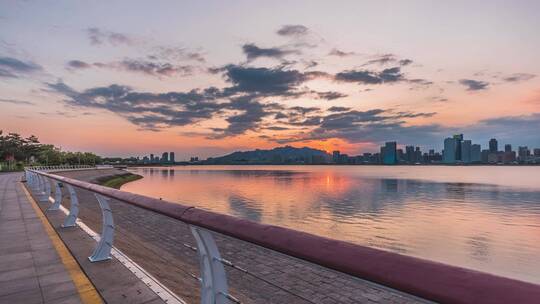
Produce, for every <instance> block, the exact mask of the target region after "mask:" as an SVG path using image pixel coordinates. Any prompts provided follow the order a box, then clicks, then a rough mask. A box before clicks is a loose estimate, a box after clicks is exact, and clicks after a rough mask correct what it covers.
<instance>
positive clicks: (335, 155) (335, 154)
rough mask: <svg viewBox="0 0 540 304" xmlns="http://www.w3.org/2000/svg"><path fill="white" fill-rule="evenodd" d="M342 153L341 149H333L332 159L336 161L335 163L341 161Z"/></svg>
mask: <svg viewBox="0 0 540 304" xmlns="http://www.w3.org/2000/svg"><path fill="white" fill-rule="evenodd" d="M340 154H341V153H340V152H339V150H336V151H333V152H332V160H333V161H334V163H336V164H337V163H339V161H340V159H341V157H340V156H341V155H340Z"/></svg>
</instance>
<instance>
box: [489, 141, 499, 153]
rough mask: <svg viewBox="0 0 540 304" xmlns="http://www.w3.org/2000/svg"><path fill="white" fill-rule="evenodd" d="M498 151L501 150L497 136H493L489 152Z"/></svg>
mask: <svg viewBox="0 0 540 304" xmlns="http://www.w3.org/2000/svg"><path fill="white" fill-rule="evenodd" d="M497 151H499V144H498V143H497V140H496V139H495V138H492V139H490V140H489V152H490V153H497Z"/></svg>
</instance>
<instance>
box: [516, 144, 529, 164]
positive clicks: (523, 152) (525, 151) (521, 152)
mask: <svg viewBox="0 0 540 304" xmlns="http://www.w3.org/2000/svg"><path fill="white" fill-rule="evenodd" d="M530 155H531V151H530V150H529V147H527V146H523V147H518V160H519V161H520V162H525V161H527V160H528V159H529V156H530Z"/></svg>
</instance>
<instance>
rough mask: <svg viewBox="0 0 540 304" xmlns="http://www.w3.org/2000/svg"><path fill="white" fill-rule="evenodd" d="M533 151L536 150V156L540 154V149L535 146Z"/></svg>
mask: <svg viewBox="0 0 540 304" xmlns="http://www.w3.org/2000/svg"><path fill="white" fill-rule="evenodd" d="M533 151H534V153H533V155H534V156H540V149H538V148H535V149H534V150H533Z"/></svg>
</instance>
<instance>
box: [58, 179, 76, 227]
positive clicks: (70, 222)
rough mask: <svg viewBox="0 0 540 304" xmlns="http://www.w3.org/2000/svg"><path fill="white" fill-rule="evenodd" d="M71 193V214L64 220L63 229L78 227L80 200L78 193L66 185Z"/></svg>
mask: <svg viewBox="0 0 540 304" xmlns="http://www.w3.org/2000/svg"><path fill="white" fill-rule="evenodd" d="M66 186H67V188H68V191H69V201H70V206H69V214H68V215H67V216H66V218H65V219H64V223H63V224H62V227H63V228H66V227H74V226H76V221H77V217H78V216H79V199H78V198H77V192H75V188H73V186H71V185H68V184H66Z"/></svg>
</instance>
